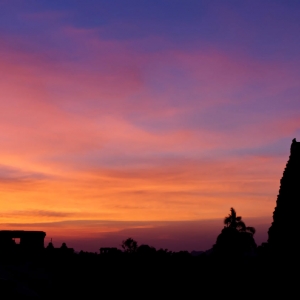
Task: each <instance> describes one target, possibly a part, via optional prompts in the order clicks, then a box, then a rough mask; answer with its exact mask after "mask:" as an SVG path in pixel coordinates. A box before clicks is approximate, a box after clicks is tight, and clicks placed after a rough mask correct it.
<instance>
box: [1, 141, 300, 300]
mask: <svg viewBox="0 0 300 300" xmlns="http://www.w3.org/2000/svg"><path fill="white" fill-rule="evenodd" d="M299 183H300V143H298V142H296V140H293V143H292V146H291V155H290V158H289V161H288V163H287V167H286V169H285V171H284V174H283V177H282V179H281V186H280V190H279V195H278V198H277V203H276V207H275V211H274V215H273V223H272V224H271V226H270V229H269V240H268V242H267V243H264V244H262V245H256V243H255V240H254V235H255V228H253V227H249V226H247V225H248V224H247V225H246V224H245V223H244V222H243V220H242V217H241V216H238V215H237V213H236V211H235V209H234V208H231V209H230V212H229V214H228V215H227V216H225V217H224V224H223V228H222V226H221V224H220V234H219V235H218V236H217V237H216V242H215V244H214V245H213V247H212V249H209V250H208V251H205V252H198V253H197V252H192V253H189V252H187V251H181V252H172V251H168V250H167V249H155V248H154V247H151V245H139V244H138V241H135V240H134V239H133V238H131V237H129V238H127V239H125V240H124V241H120V243H121V245H120V249H117V248H100V249H99V252H98V253H90V252H83V251H81V252H79V253H75V252H74V250H73V249H72V248H68V247H67V245H66V244H62V245H61V246H60V247H58V248H56V247H54V245H53V243H52V242H50V243H49V245H47V246H46V247H45V248H44V247H40V240H41V239H43V237H44V235H43V234H44V233H42V232H38V233H37V232H34V233H30V232H29V233H28V234H27V233H18V234H20V235H21V236H22V238H23V242H22V241H21V243H20V244H19V245H17V244H15V242H14V240H13V239H11V238H9V236H10V234H11V233H10V232H2V235H1V234H0V298H1V299H10V298H11V299H26V297H27V298H28V299H34V298H38V299H60V298H68V299H69V298H70V299H71V298H75V299H100V298H103V297H109V298H112V299H114V298H116V297H119V298H120V297H122V298H125V299H127V298H129V299H130V298H148V297H152V298H155V299H156V298H157V299H160V298H167V299H169V298H176V299H177V298H183V299H192V298H199V299H201V298H204V299H208V298H213V299H214V298H216V297H222V298H236V297H238V298H246V299H248V298H249V299H250V298H253V297H255V298H257V299H260V298H268V299H269V298H271V297H274V298H278V297H281V298H289V297H293V298H294V297H295V294H294V293H297V289H298V287H297V283H298V270H299V253H298V249H299V245H298V244H299V243H298V242H297V241H298V239H297V237H298V229H297V227H296V226H295V225H296V221H295V219H293V220H292V222H288V221H289V218H290V216H291V215H292V216H293V217H296V214H297V210H296V209H295V208H296V205H295V203H297V202H296V200H300V197H299V195H300V192H299V191H298V190H299V188H300V184H299ZM293 208H294V210H293ZM291 210H293V211H291ZM291 224H292V226H289V225H291ZM250 225H251V224H250ZM0 233H1V232H0ZM22 234H23V235H22ZM26 234H27V235H26ZM33 236H34V237H35V238H36V240H35V238H33ZM28 245H31V246H30V247H29V246H28Z"/></svg>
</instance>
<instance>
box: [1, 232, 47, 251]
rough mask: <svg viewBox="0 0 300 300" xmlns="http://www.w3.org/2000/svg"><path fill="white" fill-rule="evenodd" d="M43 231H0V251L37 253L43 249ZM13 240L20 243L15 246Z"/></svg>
mask: <svg viewBox="0 0 300 300" xmlns="http://www.w3.org/2000/svg"><path fill="white" fill-rule="evenodd" d="M45 236H46V233H45V232H44V231H25V230H0V250H7V251H11V250H19V251H21V252H33V253H35V252H39V251H42V250H43V249H44V238H45ZM15 239H19V240H20V243H19V244H16V243H15Z"/></svg>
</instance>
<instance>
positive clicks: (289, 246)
mask: <svg viewBox="0 0 300 300" xmlns="http://www.w3.org/2000/svg"><path fill="white" fill-rule="evenodd" d="M280 184H281V185H280V189H279V194H278V196H277V201H276V207H275V210H274V213H273V223H272V225H271V227H270V228H269V232H268V234H269V239H268V244H269V246H270V248H271V249H272V250H273V251H275V252H277V253H283V254H285V253H289V254H291V253H293V252H294V253H297V252H298V251H299V241H298V238H299V229H298V226H299V219H300V217H299V211H298V209H297V208H298V206H299V202H300V142H297V141H296V139H293V142H292V145H291V152H290V157H289V160H288V162H287V165H286V168H285V170H284V172H283V176H282V179H281V181H280ZM298 253H299V252H298Z"/></svg>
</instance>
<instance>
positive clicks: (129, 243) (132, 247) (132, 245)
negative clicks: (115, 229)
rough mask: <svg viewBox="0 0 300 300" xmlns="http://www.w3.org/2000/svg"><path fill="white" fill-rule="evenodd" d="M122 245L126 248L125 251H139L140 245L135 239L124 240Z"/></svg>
mask: <svg viewBox="0 0 300 300" xmlns="http://www.w3.org/2000/svg"><path fill="white" fill-rule="evenodd" d="M121 247H122V248H123V249H124V252H127V253H135V252H136V251H137V248H138V245H137V242H136V241H135V240H134V239H132V238H128V239H126V240H124V241H122V244H121Z"/></svg>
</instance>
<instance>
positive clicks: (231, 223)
mask: <svg viewBox="0 0 300 300" xmlns="http://www.w3.org/2000/svg"><path fill="white" fill-rule="evenodd" d="M224 224H225V225H226V227H229V228H234V229H237V230H238V231H239V232H249V233H251V234H252V235H253V234H255V228H254V227H247V226H246V224H245V223H244V222H243V221H242V217H240V216H237V215H236V211H235V209H234V208H233V207H231V208H230V214H229V215H228V216H227V217H225V219H224Z"/></svg>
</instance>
